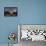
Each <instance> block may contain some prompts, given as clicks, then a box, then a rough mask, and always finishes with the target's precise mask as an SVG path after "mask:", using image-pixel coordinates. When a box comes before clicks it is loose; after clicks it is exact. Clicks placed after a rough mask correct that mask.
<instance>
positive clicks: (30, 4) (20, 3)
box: [0, 0, 46, 44]
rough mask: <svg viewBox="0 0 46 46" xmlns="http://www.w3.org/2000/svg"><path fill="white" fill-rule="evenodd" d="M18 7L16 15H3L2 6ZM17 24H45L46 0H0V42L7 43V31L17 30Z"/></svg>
mask: <svg viewBox="0 0 46 46" xmlns="http://www.w3.org/2000/svg"><path fill="white" fill-rule="evenodd" d="M9 6H11V7H18V16H17V17H4V7H9ZM17 24H46V0H8V1H7V0H4V1H0V44H5V43H6V44H7V43H8V39H7V36H8V34H9V32H11V31H12V32H18V30H17Z"/></svg>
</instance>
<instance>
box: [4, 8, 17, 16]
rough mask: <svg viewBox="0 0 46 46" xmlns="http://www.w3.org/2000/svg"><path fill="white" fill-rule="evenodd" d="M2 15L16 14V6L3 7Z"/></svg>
mask: <svg viewBox="0 0 46 46" xmlns="http://www.w3.org/2000/svg"><path fill="white" fill-rule="evenodd" d="M4 16H18V7H4Z"/></svg>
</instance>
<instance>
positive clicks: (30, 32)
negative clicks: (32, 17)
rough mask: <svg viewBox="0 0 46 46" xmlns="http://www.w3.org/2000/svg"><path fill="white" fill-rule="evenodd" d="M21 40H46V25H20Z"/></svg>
mask: <svg viewBox="0 0 46 46" xmlns="http://www.w3.org/2000/svg"><path fill="white" fill-rule="evenodd" d="M20 40H31V41H46V25H20Z"/></svg>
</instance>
